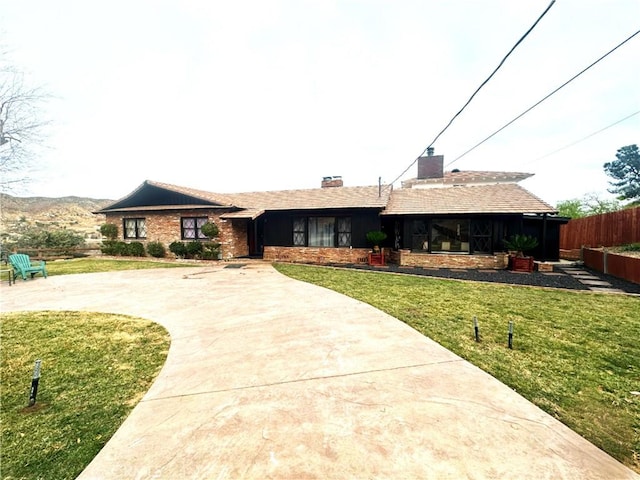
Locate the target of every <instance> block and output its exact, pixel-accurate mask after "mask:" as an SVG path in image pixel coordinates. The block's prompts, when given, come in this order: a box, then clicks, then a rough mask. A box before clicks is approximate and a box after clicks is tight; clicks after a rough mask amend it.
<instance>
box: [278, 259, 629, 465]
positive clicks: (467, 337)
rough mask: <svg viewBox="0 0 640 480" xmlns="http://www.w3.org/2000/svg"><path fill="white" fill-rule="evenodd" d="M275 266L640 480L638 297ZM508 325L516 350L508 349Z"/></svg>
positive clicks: (330, 269) (307, 267) (329, 269)
mask: <svg viewBox="0 0 640 480" xmlns="http://www.w3.org/2000/svg"><path fill="white" fill-rule="evenodd" d="M276 268H277V269H278V270H279V271H280V272H282V273H284V274H285V275H288V276H290V277H293V278H297V279H299V280H303V281H306V282H310V283H314V284H317V285H321V286H324V287H327V288H330V289H332V290H335V291H337V292H341V293H343V294H345V295H348V296H350V297H353V298H356V299H358V300H361V301H363V302H366V303H369V304H371V305H373V306H375V307H376V308H379V309H380V310H383V311H385V312H387V313H389V314H391V315H393V316H394V317H396V318H398V319H400V320H402V321H403V322H405V323H407V324H408V325H410V326H412V327H413V328H415V329H416V330H418V331H419V332H421V333H422V334H424V335H426V336H428V337H430V338H432V339H433V340H435V341H436V342H438V343H440V344H441V345H443V346H444V347H446V348H448V349H449V350H451V351H452V352H454V353H456V354H458V355H460V356H461V357H463V358H465V359H467V360H469V361H470V362H471V363H473V364H475V365H477V366H478V367H480V368H482V369H483V370H485V371H487V372H489V373H490V374H491V375H493V376H495V377H496V378H498V379H499V380H500V381H502V382H503V383H505V384H507V385H509V386H510V387H512V388H513V389H515V390H516V391H517V392H519V393H520V394H521V395H523V396H524V397H525V398H527V399H529V400H530V401H532V402H533V403H535V404H536V405H538V406H539V407H540V408H542V409H543V410H545V411H546V412H548V413H549V414H551V415H553V416H554V417H556V418H557V419H559V420H560V421H562V422H563V423H565V424H566V425H568V426H569V427H571V428H572V429H573V430H574V431H576V432H578V433H579V434H580V435H582V436H584V437H585V438H587V439H588V440H589V441H591V442H592V443H594V444H595V445H597V446H598V447H600V448H601V449H603V450H605V451H606V452H608V453H609V454H610V455H612V456H613V457H615V458H617V459H618V460H620V461H621V462H623V463H624V464H626V465H627V466H629V467H630V468H632V469H634V470H635V471H636V472H639V473H640V396H639V395H638V393H637V392H638V391H640V299H639V298H637V297H631V296H622V295H603V294H591V293H582V292H569V291H560V290H551V289H539V288H531V287H520V286H518V287H516V286H508V285H499V284H484V283H472V282H459V281H451V280H441V279H433V278H425V277H416V276H407V275H392V274H385V273H376V272H361V271H349V270H340V269H332V268H322V267H309V266H302V265H276ZM474 316H477V318H478V322H479V325H480V334H481V342H480V343H477V342H476V341H475V336H474V329H473V317H474ZM509 321H513V322H514V336H513V347H514V348H513V350H510V349H508V348H507V341H508V322H509ZM632 392H636V393H632Z"/></svg>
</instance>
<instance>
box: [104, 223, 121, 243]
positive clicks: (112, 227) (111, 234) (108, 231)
mask: <svg viewBox="0 0 640 480" xmlns="http://www.w3.org/2000/svg"><path fill="white" fill-rule="evenodd" d="M100 234H102V236H104V237H107V238H108V239H109V240H115V239H116V237H117V236H118V226H117V225H116V224H115V223H105V224H104V225H101V226H100Z"/></svg>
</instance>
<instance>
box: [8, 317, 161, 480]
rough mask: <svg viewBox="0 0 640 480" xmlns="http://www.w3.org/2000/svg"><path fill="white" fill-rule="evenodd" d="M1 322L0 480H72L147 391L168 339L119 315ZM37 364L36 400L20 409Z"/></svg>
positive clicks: (151, 327) (157, 330)
mask: <svg viewBox="0 0 640 480" xmlns="http://www.w3.org/2000/svg"><path fill="white" fill-rule="evenodd" d="M0 320H1V328H2V330H1V336H0V340H1V343H2V350H1V352H0V372H2V390H1V391H0V401H1V405H2V410H1V412H0V413H1V418H2V431H1V439H2V452H1V462H2V463H1V465H2V478H3V479H23V478H24V479H40V478H42V479H44V478H55V479H67V478H68V479H72V478H76V477H77V476H78V475H79V474H80V472H81V471H82V470H83V469H84V468H85V467H86V466H87V465H88V464H89V462H90V461H91V460H92V459H93V458H94V456H95V455H96V454H97V453H98V451H100V449H101V448H102V447H103V446H104V444H105V443H106V442H107V441H108V440H109V438H111V436H112V435H113V434H114V433H115V431H116V430H117V429H118V427H119V426H120V425H121V424H122V422H123V421H124V419H125V418H126V417H127V415H128V414H129V412H130V411H131V410H132V409H133V407H134V406H135V405H136V404H137V403H138V401H139V400H140V399H141V398H142V396H143V395H144V394H145V393H146V391H147V390H148V389H149V387H150V385H151V383H152V381H153V380H154V378H155V377H156V375H157V374H158V372H159V371H160V368H161V367H162V365H163V364H164V361H165V359H166V355H167V352H168V348H169V337H168V334H167V332H166V331H165V330H164V329H163V328H162V327H160V326H159V325H157V324H154V323H151V322H148V321H146V320H141V319H135V318H131V317H126V316H122V315H110V314H97V313H84V312H82V313H81V312H26V313H23V312H20V313H7V314H2V315H0ZM36 359H41V360H42V372H41V380H40V384H39V389H38V395H37V402H36V403H35V405H34V406H33V407H27V404H28V400H29V391H30V385H31V376H32V373H33V367H34V363H35V360H36Z"/></svg>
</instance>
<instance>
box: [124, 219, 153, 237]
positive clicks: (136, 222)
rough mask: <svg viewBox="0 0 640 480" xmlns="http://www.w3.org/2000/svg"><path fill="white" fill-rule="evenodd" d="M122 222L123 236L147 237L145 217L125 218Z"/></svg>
mask: <svg viewBox="0 0 640 480" xmlns="http://www.w3.org/2000/svg"><path fill="white" fill-rule="evenodd" d="M123 224H124V225H123V226H124V228H123V231H124V238H147V222H146V219H144V218H125V219H124V220H123Z"/></svg>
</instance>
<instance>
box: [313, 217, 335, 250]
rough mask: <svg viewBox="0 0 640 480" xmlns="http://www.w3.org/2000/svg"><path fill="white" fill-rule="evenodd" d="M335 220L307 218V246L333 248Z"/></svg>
mask: <svg viewBox="0 0 640 480" xmlns="http://www.w3.org/2000/svg"><path fill="white" fill-rule="evenodd" d="M335 233H336V232H335V218H334V217H311V218H309V246H310V247H335Z"/></svg>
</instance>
